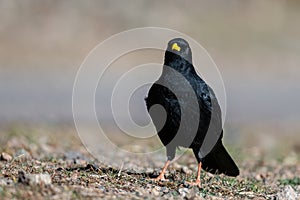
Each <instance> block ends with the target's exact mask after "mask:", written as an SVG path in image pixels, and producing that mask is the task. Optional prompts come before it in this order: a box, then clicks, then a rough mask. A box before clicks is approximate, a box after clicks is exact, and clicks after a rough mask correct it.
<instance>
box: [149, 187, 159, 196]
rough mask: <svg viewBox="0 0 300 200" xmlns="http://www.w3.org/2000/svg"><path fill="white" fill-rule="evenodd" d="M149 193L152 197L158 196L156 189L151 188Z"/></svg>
mask: <svg viewBox="0 0 300 200" xmlns="http://www.w3.org/2000/svg"><path fill="white" fill-rule="evenodd" d="M151 193H152V194H153V195H154V196H159V191H158V190H157V189H156V188H153V189H152V190H151Z"/></svg>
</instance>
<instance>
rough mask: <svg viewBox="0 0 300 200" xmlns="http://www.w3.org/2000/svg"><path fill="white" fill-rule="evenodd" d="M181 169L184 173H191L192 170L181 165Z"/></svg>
mask: <svg viewBox="0 0 300 200" xmlns="http://www.w3.org/2000/svg"><path fill="white" fill-rule="evenodd" d="M181 171H182V172H183V173H185V174H192V170H190V169H189V168H188V167H187V166H184V167H182V168H181Z"/></svg>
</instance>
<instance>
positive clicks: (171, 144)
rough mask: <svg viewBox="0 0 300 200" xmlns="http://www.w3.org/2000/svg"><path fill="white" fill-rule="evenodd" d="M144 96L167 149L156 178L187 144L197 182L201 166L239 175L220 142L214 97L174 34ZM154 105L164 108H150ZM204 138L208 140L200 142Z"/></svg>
mask: <svg viewBox="0 0 300 200" xmlns="http://www.w3.org/2000/svg"><path fill="white" fill-rule="evenodd" d="M145 100H146V105H147V109H148V112H149V114H150V116H151V119H152V121H153V123H154V125H155V127H156V130H157V132H158V136H159V138H160V140H161V142H162V143H163V145H164V146H166V149H167V158H168V161H167V163H166V165H165V167H164V168H163V170H162V173H161V174H160V176H159V177H158V178H157V179H159V180H160V179H164V171H165V170H166V168H167V167H168V165H169V162H170V161H171V160H173V159H174V157H175V150H176V148H177V147H179V146H182V147H187V148H191V149H192V150H193V152H194V154H195V157H196V159H197V161H198V164H199V165H198V166H199V168H198V176H197V180H196V182H195V183H194V184H197V185H199V184H200V169H201V167H202V168H203V169H204V170H206V171H209V172H211V173H215V174H218V173H224V174H226V175H229V176H237V175H239V170H238V167H237V166H236V164H235V163H234V161H233V160H232V158H231V157H230V155H229V154H228V153H227V151H226V149H225V147H224V146H223V144H222V137H223V129H222V117H221V109H220V106H219V104H218V101H217V98H216V96H215V94H214V92H213V90H212V89H211V88H210V87H209V86H208V85H207V84H206V83H205V81H204V80H202V79H201V78H200V77H199V76H198V74H197V73H196V71H195V69H194V66H193V64H192V52H191V48H190V47H189V44H188V43H187V42H186V41H185V40H184V39H181V38H175V39H173V40H171V41H170V42H169V43H168V47H167V50H166V52H165V60H164V65H163V70H162V74H161V76H160V77H159V79H158V80H157V81H156V82H155V83H154V84H153V85H152V87H151V88H150V90H149V93H148V97H147V98H146V99H145ZM154 105H159V106H161V108H163V110H164V111H162V109H157V108H156V109H152V108H154V107H153V106H154ZM162 112H165V114H166V115H164V114H163V113H162ZM164 116H166V117H165V119H164ZM206 136H207V137H206ZM205 138H208V139H209V140H207V141H208V142H204V141H205Z"/></svg>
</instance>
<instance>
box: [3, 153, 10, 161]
mask: <svg viewBox="0 0 300 200" xmlns="http://www.w3.org/2000/svg"><path fill="white" fill-rule="evenodd" d="M1 160H4V161H11V160H12V156H11V155H9V154H8V153H5V152H2V153H1Z"/></svg>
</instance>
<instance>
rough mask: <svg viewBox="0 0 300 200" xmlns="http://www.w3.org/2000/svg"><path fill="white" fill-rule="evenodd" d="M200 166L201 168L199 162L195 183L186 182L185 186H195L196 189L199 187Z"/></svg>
mask: <svg viewBox="0 0 300 200" xmlns="http://www.w3.org/2000/svg"><path fill="white" fill-rule="evenodd" d="M201 166H202V163H201V162H199V163H198V171H197V178H196V181H195V182H187V184H189V185H191V186H195V185H197V186H198V187H200V185H201V181H200V174H201Z"/></svg>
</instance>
